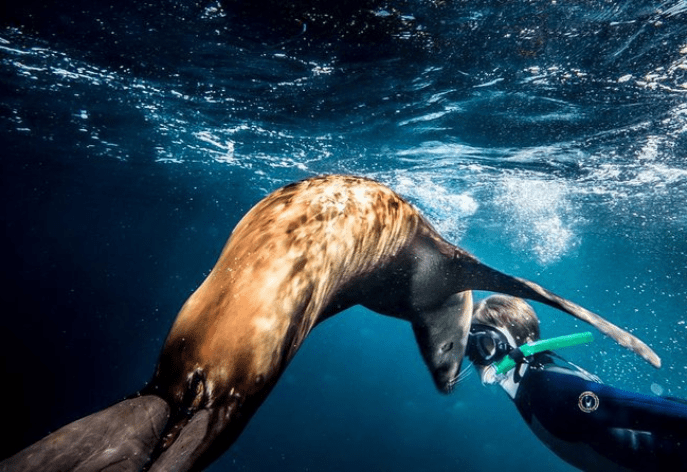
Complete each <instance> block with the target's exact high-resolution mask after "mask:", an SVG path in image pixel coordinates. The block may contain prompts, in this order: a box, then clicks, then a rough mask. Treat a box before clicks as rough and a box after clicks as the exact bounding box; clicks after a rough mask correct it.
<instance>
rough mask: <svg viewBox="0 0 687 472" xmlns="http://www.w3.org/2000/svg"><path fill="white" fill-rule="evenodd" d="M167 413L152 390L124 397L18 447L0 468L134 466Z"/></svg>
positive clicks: (10, 471) (11, 471) (145, 456)
mask: <svg viewBox="0 0 687 472" xmlns="http://www.w3.org/2000/svg"><path fill="white" fill-rule="evenodd" d="M169 412H170V408H169V405H168V404H167V402H165V401H164V400H163V399H162V398H160V397H158V396H156V395H143V396H140V397H135V398H130V399H128V400H124V401H122V402H119V403H117V404H115V405H113V406H111V407H109V408H106V409H104V410H101V411H99V412H97V413H93V414H92V415H89V416H86V417H84V418H81V419H80V420H77V421H74V422H73V423H70V424H68V425H66V426H64V427H62V428H60V429H58V430H57V431H55V432H54V433H51V434H49V435H48V436H46V437H45V438H43V439H41V440H40V441H38V442H36V443H34V444H32V445H31V446H29V447H27V448H26V449H23V450H22V451H19V452H18V453H17V454H15V455H14V456H12V457H10V458H8V459H6V460H4V461H2V462H0V471H1V472H25V471H26V472H28V471H39V470H40V471H41V472H52V471H58V470H59V471H62V470H79V471H84V472H86V471H96V470H97V471H101V470H117V471H121V472H125V471H140V470H141V469H142V468H143V467H144V466H145V464H146V462H147V461H148V460H149V458H150V455H151V453H152V452H153V450H154V449H155V447H156V446H157V445H158V443H159V441H160V436H161V434H162V431H163V430H164V428H165V425H166V423H167V420H168V418H169Z"/></svg>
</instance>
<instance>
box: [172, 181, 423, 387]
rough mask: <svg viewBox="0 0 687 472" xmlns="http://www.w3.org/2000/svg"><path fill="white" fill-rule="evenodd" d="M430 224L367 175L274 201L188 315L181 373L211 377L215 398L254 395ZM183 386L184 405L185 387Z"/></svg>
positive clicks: (248, 219)
mask: <svg viewBox="0 0 687 472" xmlns="http://www.w3.org/2000/svg"><path fill="white" fill-rule="evenodd" d="M423 224H424V222H423V220H422V218H421V217H420V215H419V214H418V212H417V211H416V210H415V209H414V208H413V207H412V206H410V205H409V204H408V203H406V202H405V201H404V200H402V199H401V198H400V197H398V196H397V195H396V194H395V193H394V192H392V191H391V190H389V189H388V188H386V187H384V186H382V185H380V184H378V183H377V182H374V181H371V180H367V179H362V178H357V177H342V176H328V177H321V178H316V179H310V180H306V181H303V182H299V183H296V184H292V185H289V186H287V187H285V188H282V189H280V190H278V191H276V192H275V193H273V194H271V195H269V196H268V197H267V198H265V199H264V200H262V201H261V202H260V203H258V204H257V205H256V206H255V207H254V208H253V209H252V210H250V211H249V212H248V213H247V214H246V215H245V216H244V218H243V219H242V220H241V222H239V224H238V225H237V226H236V228H235V229H234V231H233V233H232V235H231V237H230V238H229V241H228V242H227V244H226V246H225V247H224V249H223V251H222V254H221V256H220V258H219V260H218V262H217V264H216V266H215V267H214V268H213V270H212V272H211V273H210V275H209V276H208V277H207V279H206V280H205V281H204V282H203V284H202V285H201V286H200V287H199V288H198V290H197V291H196V292H195V293H194V294H193V295H192V296H191V297H190V298H189V300H188V301H187V302H186V304H185V305H184V307H183V308H182V310H181V312H180V313H179V316H178V317H177V320H176V322H175V324H174V327H173V328H172V330H171V332H170V335H169V341H168V344H170V343H172V344H174V345H176V343H175V341H176V340H179V339H185V340H189V346H192V349H191V350H190V352H189V351H186V352H183V354H182V355H183V358H184V363H183V365H182V366H179V365H178V364H177V366H176V368H177V369H178V368H179V367H183V369H182V371H183V372H195V371H202V372H203V374H204V377H205V379H206V381H205V388H207V389H208V394H209V398H210V399H211V398H212V397H213V396H215V395H214V394H215V393H216V392H215V391H216V390H217V389H218V388H222V386H226V385H231V386H233V387H234V388H235V389H239V388H241V389H245V391H240V392H238V393H239V394H240V395H242V396H246V395H250V394H252V393H254V390H256V389H260V388H261V385H260V384H261V382H264V381H265V380H267V379H268V378H269V377H270V376H272V375H274V374H275V373H276V372H279V371H280V370H281V369H282V367H283V365H284V363H285V362H288V360H289V359H290V358H291V357H292V356H293V354H294V353H295V352H296V350H297V349H298V347H299V346H300V344H301V343H302V341H303V339H304V338H305V337H306V336H307V335H308V333H309V332H310V330H311V329H312V327H313V326H314V325H315V324H316V323H317V322H318V321H319V317H320V316H321V315H322V314H323V312H324V311H325V309H326V308H327V307H328V305H329V303H330V302H331V301H332V299H333V297H334V295H336V294H337V292H338V291H339V290H340V289H341V287H344V286H346V285H347V284H348V283H349V282H350V281H351V280H352V279H355V278H359V277H361V276H364V274H366V273H369V272H371V271H373V270H375V269H378V268H379V266H380V265H381V264H382V263H383V261H385V260H390V259H393V258H394V257H396V256H397V255H398V253H399V252H400V250H401V249H402V248H404V247H405V246H406V245H407V244H408V242H409V241H410V240H411V239H412V238H413V237H414V235H415V233H416V231H417V229H418V226H419V225H423ZM191 339H192V340H193V341H192V342H191V341H190V340H191ZM179 380H183V379H179ZM174 388H175V389H174V390H173V391H172V392H170V393H171V394H172V395H173V396H174V397H175V398H176V399H178V400H181V398H182V397H183V395H184V393H185V388H186V385H185V382H180V383H177V384H176V385H175V387H174Z"/></svg>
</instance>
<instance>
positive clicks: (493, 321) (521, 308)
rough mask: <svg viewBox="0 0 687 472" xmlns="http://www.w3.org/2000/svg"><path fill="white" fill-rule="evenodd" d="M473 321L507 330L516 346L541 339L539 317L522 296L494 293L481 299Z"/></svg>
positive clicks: (473, 314)
mask: <svg viewBox="0 0 687 472" xmlns="http://www.w3.org/2000/svg"><path fill="white" fill-rule="evenodd" d="M472 323H473V324H481V325H485V326H492V327H494V328H500V329H501V330H505V331H507V332H508V333H509V334H510V336H511V337H512V338H513V340H514V341H515V345H514V347H517V346H520V345H522V344H525V343H528V342H532V341H537V340H539V336H540V334H539V318H537V315H536V314H535V313H534V310H533V309H532V307H531V306H530V305H529V303H527V302H526V301H525V300H523V299H522V298H517V297H511V296H508V295H492V296H490V297H488V298H485V299H484V300H480V301H479V302H478V303H477V304H476V305H475V308H474V310H473V313H472Z"/></svg>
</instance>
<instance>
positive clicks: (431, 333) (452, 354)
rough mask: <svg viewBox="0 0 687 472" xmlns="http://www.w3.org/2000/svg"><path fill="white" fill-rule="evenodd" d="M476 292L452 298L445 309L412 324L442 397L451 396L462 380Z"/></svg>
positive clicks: (423, 315)
mask: <svg viewBox="0 0 687 472" xmlns="http://www.w3.org/2000/svg"><path fill="white" fill-rule="evenodd" d="M471 319H472V292H470V291H466V292H461V293H457V294H454V295H453V296H451V297H449V298H448V299H447V300H446V302H445V303H444V304H442V305H441V307H439V308H437V309H435V310H427V311H423V312H422V313H421V314H420V315H419V316H418V318H417V319H415V320H413V321H412V324H413V331H414V333H415V339H416V340H417V343H418V346H419V348H420V352H421V353H422V357H423V359H424V360H425V364H427V367H428V368H429V371H430V373H431V374H432V378H433V380H434V384H435V385H436V387H437V389H438V390H439V391H440V392H442V393H446V394H448V393H451V392H452V391H453V388H454V387H455V385H456V384H457V383H458V381H459V380H460V378H461V376H460V368H461V364H462V362H463V355H464V353H465V348H466V346H467V342H468V335H469V334H470V320H471Z"/></svg>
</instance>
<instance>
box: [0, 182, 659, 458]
mask: <svg viewBox="0 0 687 472" xmlns="http://www.w3.org/2000/svg"><path fill="white" fill-rule="evenodd" d="M471 290H487V291H494V292H501V293H505V294H509V295H513V296H516V297H522V298H529V299H531V300H535V301H539V302H542V303H546V304H548V305H550V306H553V307H555V308H558V309H560V310H562V311H564V312H566V313H569V314H571V315H573V316H575V317H577V318H579V319H581V320H583V321H586V322H587V323H590V324H592V325H593V326H595V327H596V328H598V329H599V330H600V331H601V332H603V333H605V334H607V335H608V336H610V337H612V338H613V339H615V340H616V341H617V342H618V343H620V344H621V345H623V346H626V347H628V348H630V349H631V350H633V351H634V352H636V353H637V354H639V355H640V356H642V357H643V358H645V359H646V360H648V361H649V362H650V363H652V364H653V365H655V366H656V367H658V366H659V365H660V360H659V358H658V356H656V354H655V353H654V352H653V351H652V350H651V349H650V348H649V347H648V346H646V345H645V344H644V343H643V342H641V341H640V340H639V339H637V338H635V337H634V336H632V335H631V334H629V333H627V332H625V331H623V330H622V329H620V328H618V327H617V326H615V325H613V324H611V323H609V322H608V321H606V320H604V319H603V318H601V317H599V316H598V315H596V314H594V313H591V312H589V311H588V310H586V309H584V308H582V307H580V306H578V305H576V304H574V303H572V302H570V301H568V300H565V299H563V298H561V297H559V296H557V295H555V294H553V293H552V292H550V291H548V290H546V289H544V288H542V287H540V286H539V285H537V284H535V283H533V282H530V281H527V280H524V279H519V278H515V277H511V276H509V275H505V274H503V273H501V272H498V271H496V270H494V269H492V268H489V267H487V266H485V265H484V264H482V263H480V262H479V261H478V260H477V259H476V258H475V257H473V256H472V255H470V254H469V253H467V252H466V251H464V250H462V249H460V248H458V247H456V246H454V245H452V244H450V243H448V242H447V241H445V240H444V239H443V238H442V237H441V236H440V235H439V234H438V233H437V232H436V231H435V230H434V229H433V228H432V226H431V225H430V224H429V223H428V222H427V220H426V219H425V218H424V217H422V215H421V214H420V213H419V212H418V210H417V209H416V208H415V207H413V206H412V205H410V204H409V203H407V202H406V201H405V200H403V199H402V198H401V197H400V196H398V195H397V194H396V193H394V192H393V191H392V190H391V189H389V188H387V187H386V186H384V185H382V184H380V183H378V182H375V181H373V180H369V179H365V178H360V177H352V176H340V175H330V176H323V177H316V178H311V179H307V180H304V181H301V182H298V183H294V184H291V185H287V186H286V187H283V188H281V189H279V190H277V191H275V192H274V193H272V194H271V195H269V196H267V197H266V198H265V199H263V200H262V201H260V202H259V203H258V204H257V205H256V206H255V207H254V208H253V209H251V210H250V211H249V212H248V213H247V214H246V215H245V216H244V218H243V219H242V220H241V221H240V222H239V224H238V225H237V226H236V228H235V229H234V231H233V233H232V235H231V237H230V238H229V240H228V242H227V243H226V245H225V247H224V249H223V250H222V253H221V255H220V257H219V260H218V261H217V264H216V265H215V267H214V268H213V269H212V271H211V272H210V274H209V275H208V277H207V278H206V279H205V281H204V282H203V283H202V284H201V285H200V287H198V289H197V290H196V291H195V292H194V293H193V294H192V295H191V297H190V298H189V299H188V300H187V301H186V303H185V304H184V306H183V307H182V309H181V311H180V312H179V315H178V316H177V318H176V320H175V322H174V324H173V326H172V328H171V330H170V332H169V335H168V337H167V340H166V342H165V345H164V347H163V349H162V353H161V355H160V359H159V363H158V366H157V368H156V370H155V374H154V376H153V379H152V380H151V382H150V383H149V384H148V385H147V386H146V387H145V388H144V389H143V390H142V391H141V392H140V393H139V394H138V395H137V396H134V397H132V398H130V399H128V400H125V401H124V402H121V403H119V404H117V405H114V406H112V407H110V408H108V409H105V410H103V411H101V412H99V413H95V414H93V415H91V416H89V417H86V418H84V419H82V420H79V421H77V422H75V423H72V424H70V425H68V426H65V427H64V428H62V429H60V430H58V431H56V432H55V433H53V434H51V435H49V436H48V437H46V438H45V439H43V440H41V441H39V442H38V443H36V444H34V445H33V446H30V447H29V448H27V449H25V450H24V451H21V452H20V453H18V454H17V455H16V456H14V457H12V458H10V459H8V460H7V461H5V462H3V463H2V464H0V470H8V471H9V470H12V471H18V470H43V471H53V470H62V469H60V467H66V468H72V469H75V470H83V471H90V470H102V469H104V468H106V466H108V465H109V466H112V467H113V468H116V470H150V471H170V470H176V471H186V470H201V469H202V468H203V467H205V466H206V465H208V464H209V463H210V462H212V461H213V460H214V459H215V458H217V457H218V456H219V455H221V454H222V453H223V452H224V451H225V450H226V449H227V448H228V447H229V446H230V445H231V444H232V443H233V441H234V440H235V439H236V438H237V437H238V435H239V434H240V433H241V431H242V430H243V428H244V427H245V425H246V424H247V422H248V421H249V420H250V418H251V417H252V415H253V414H254V413H255V411H256V410H257V409H258V407H259V406H260V405H261V403H262V402H263V401H264V399H265V398H266V397H267V395H268V394H269V392H270V391H271V389H272V388H273V386H274V385H275V383H276V382H277V380H278V379H279V377H280V376H281V374H282V373H283V372H284V370H285V369H286V366H287V365H288V363H289V361H290V360H291V359H292V358H293V356H294V354H295V353H296V351H297V350H298V348H299V347H300V346H301V344H302V342H303V340H304V339H305V337H306V336H307V335H308V334H309V333H310V331H311V330H312V328H313V327H314V326H315V325H317V324H318V323H320V322H321V321H323V320H324V319H326V318H328V317H330V316H333V315H335V314H336V313H339V312H341V311H343V310H345V309H346V308H349V307H351V306H353V305H357V304H359V305H363V306H365V307H367V308H369V309H370V310H373V311H375V312H377V313H381V314H384V315H389V316H393V317H397V318H401V319H404V320H407V321H409V322H410V323H411V325H412V327H413V331H414V333H415V336H416V339H417V343H418V346H419V348H420V352H421V354H422V357H423V358H424V360H425V363H426V364H427V366H428V368H429V370H430V372H431V374H432V377H433V379H434V382H435V384H436V386H437V388H438V389H439V390H440V391H442V392H450V391H451V389H452V387H453V386H454V384H455V383H456V381H457V379H458V374H459V373H460V366H461V362H462V359H463V354H464V352H465V347H466V344H467V337H468V334H469V328H470V322H471V317H472V295H471ZM58 466H59V467H58ZM108 470H109V469H108Z"/></svg>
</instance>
